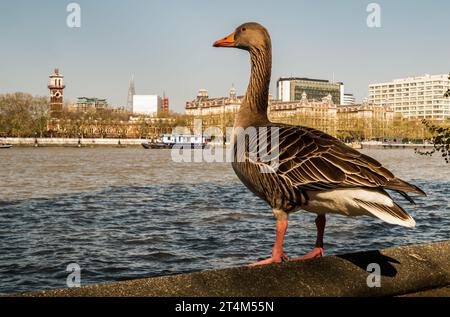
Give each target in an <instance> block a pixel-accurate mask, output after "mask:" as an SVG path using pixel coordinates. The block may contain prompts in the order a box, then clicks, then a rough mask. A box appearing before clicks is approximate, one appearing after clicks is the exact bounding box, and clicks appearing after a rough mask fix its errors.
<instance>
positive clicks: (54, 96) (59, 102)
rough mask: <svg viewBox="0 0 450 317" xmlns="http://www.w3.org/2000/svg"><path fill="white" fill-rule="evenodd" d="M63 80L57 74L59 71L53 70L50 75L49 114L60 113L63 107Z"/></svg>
mask: <svg viewBox="0 0 450 317" xmlns="http://www.w3.org/2000/svg"><path fill="white" fill-rule="evenodd" d="M63 78H64V76H62V75H61V74H60V73H59V69H58V68H55V70H54V72H53V74H52V75H50V84H49V85H48V89H50V113H51V114H55V113H60V112H62V107H63V90H64V88H66V86H64V85H63Z"/></svg>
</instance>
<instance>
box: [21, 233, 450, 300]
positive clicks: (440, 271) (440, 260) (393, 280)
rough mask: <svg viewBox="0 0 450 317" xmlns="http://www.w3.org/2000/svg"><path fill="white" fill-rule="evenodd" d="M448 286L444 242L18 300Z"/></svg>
mask: <svg viewBox="0 0 450 317" xmlns="http://www.w3.org/2000/svg"><path fill="white" fill-rule="evenodd" d="M370 263H378V264H379V265H380V267H381V287H379V288H369V287H368V286H367V282H366V280H367V277H368V275H369V274H370V273H369V272H367V271H366V270H367V266H368V265H369V264H370ZM448 285H450V241H445V242H438V243H429V244H421V245H413V246H403V247H395V248H389V249H384V250H379V251H368V252H361V253H354V254H347V255H339V256H330V257H324V258H321V259H316V260H310V261H305V262H288V263H282V264H275V265H268V266H262V267H252V268H250V267H237V268H230V269H221V270H212V271H205V272H197V273H189V274H180V275H172V276H163V277H154V278H148V279H139V280H131V281H121V282H114V283H109V284H97V285H87V286H84V287H81V288H72V289H55V290H48V291H41V292H34V293H26V294H20V295H19V296H32V297H42V296H57V297H60V296H89V297H90V296H95V297H97V296H156V297H285V296H289V297H291V296H292V297H300V296H302V297H303V296H308V297H309V296H399V295H408V294H412V295H414V294H419V295H420V294H422V295H423V294H425V296H426V294H427V292H430V291H429V290H434V289H442V290H448V289H449V288H448ZM435 293H436V292H435ZM447 293H448V292H447ZM430 294H433V293H430ZM437 294H441V293H439V292H438V293H437ZM442 294H444V293H442Z"/></svg>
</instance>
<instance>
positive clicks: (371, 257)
mask: <svg viewBox="0 0 450 317" xmlns="http://www.w3.org/2000/svg"><path fill="white" fill-rule="evenodd" d="M337 257H338V258H341V259H344V260H346V261H349V262H351V263H352V264H354V265H356V266H358V267H360V268H361V269H363V270H364V271H367V268H368V266H369V264H371V263H376V264H378V265H380V269H381V275H382V276H385V277H395V276H396V275H397V269H396V268H395V266H394V265H393V263H394V264H401V263H400V262H399V261H398V260H396V259H394V258H391V257H389V256H386V255H383V254H381V253H380V251H368V252H364V253H354V254H344V255H338V256H337Z"/></svg>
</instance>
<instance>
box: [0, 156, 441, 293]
mask: <svg viewBox="0 0 450 317" xmlns="http://www.w3.org/2000/svg"><path fill="white" fill-rule="evenodd" d="M363 152H364V153H366V154H368V155H371V156H373V157H374V158H376V159H378V160H380V161H381V162H383V164H384V165H385V166H386V167H388V168H389V169H391V170H392V171H393V172H394V173H395V174H396V175H397V176H399V177H401V178H403V179H405V180H407V181H411V182H413V183H415V184H417V185H419V186H420V187H422V188H423V189H424V190H425V191H426V192H427V193H428V194H429V197H427V198H422V197H417V199H416V201H417V205H415V206H411V205H407V204H406V203H405V202H404V201H402V205H403V206H405V207H406V209H407V210H408V211H409V212H410V213H411V214H412V215H413V216H414V218H415V219H416V221H417V223H418V225H417V227H416V228H415V229H405V228H402V227H395V226H390V225H387V224H384V223H381V222H380V221H378V220H375V219H369V218H358V219H350V218H344V217H341V216H329V217H328V223H327V229H326V236H325V239H326V240H325V248H326V253H327V254H328V255H330V254H336V253H343V252H353V251H361V250H368V249H378V248H382V247H390V246H396V245H404V244H412V243H420V242H431V241H440V240H445V239H450V206H449V196H450V166H449V165H446V164H445V163H444V162H443V160H442V159H441V158H439V157H438V156H436V157H433V158H428V157H421V156H417V155H415V154H414V152H413V151H412V150H365V151H363ZM0 171H1V181H0V293H14V292H20V291H32V290H40V289H48V288H55V287H65V286H66V276H67V274H68V273H66V271H65V270H66V267H67V265H68V264H69V263H78V264H79V265H80V266H81V269H82V271H81V282H82V284H89V283H99V282H110V281H115V280H123V279H131V278H139V277H150V276H157V275H163V274H175V273H181V272H190V271H199V270H205V269H213V268H224V267H231V266H237V265H243V264H247V263H249V262H253V261H255V260H257V259H260V258H265V257H267V256H269V255H270V253H271V247H272V244H273V238H274V224H275V222H274V219H273V217H272V214H271V211H270V209H269V208H268V206H267V205H266V204H265V203H264V202H262V201H260V200H259V199H258V198H256V197H255V196H253V195H252V194H251V193H250V192H248V190H247V189H246V188H245V187H244V186H243V185H242V184H241V183H240V182H239V180H238V179H237V177H236V176H235V175H234V172H233V170H232V169H231V166H230V165H229V164H218V163H215V164H207V163H191V164H187V163H174V162H172V160H171V155H170V151H168V150H144V149H139V148H124V149H119V148H117V149H114V148H110V149H99V148H93V149H76V148H73V149H72V148H38V149H33V148H12V149H9V150H0ZM290 219H291V224H290V228H289V231H288V235H287V240H286V252H287V254H289V255H291V256H300V255H302V254H304V253H306V252H308V251H309V250H310V249H311V247H312V246H313V244H314V241H315V225H314V215H312V214H306V213H297V214H295V215H293V216H292V217H291V218H290Z"/></svg>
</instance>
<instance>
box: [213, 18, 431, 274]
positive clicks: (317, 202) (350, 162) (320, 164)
mask: <svg viewBox="0 0 450 317" xmlns="http://www.w3.org/2000/svg"><path fill="white" fill-rule="evenodd" d="M213 46H214V47H234V48H239V49H242V50H246V51H248V52H249V54H250V61H251V76H250V81H249V85H248V89H247V93H246V95H245V98H244V100H243V102H242V104H241V107H240V109H239V111H238V113H237V114H236V118H235V125H234V133H233V135H234V136H233V140H234V161H233V163H232V166H233V169H234V171H235V173H236V174H237V176H238V177H239V179H240V180H241V181H242V183H244V185H245V186H246V187H248V188H249V189H250V190H251V191H252V192H253V193H254V194H256V195H257V196H259V197H260V198H262V199H263V200H265V201H266V202H267V203H268V204H269V205H270V206H271V208H272V211H273V214H274V216H275V218H276V221H277V222H276V238H275V244H274V246H273V250H272V256H271V257H270V258H268V259H267V260H263V261H259V262H256V263H253V264H252V265H264V264H270V263H279V262H282V261H284V260H288V258H287V256H286V255H285V254H284V251H283V241H284V236H285V233H286V230H287V227H288V216H289V214H291V213H293V212H295V211H298V210H301V209H303V210H305V211H308V212H312V213H315V214H317V218H316V221H315V223H316V227H317V240H316V245H315V248H314V249H313V250H312V251H311V252H310V253H308V254H306V255H305V256H303V257H301V258H297V259H293V260H306V259H312V258H317V257H321V256H323V254H324V244H323V237H324V231H325V221H326V218H325V215H326V214H340V215H345V216H371V217H374V218H379V219H381V220H383V221H385V222H387V223H389V224H396V225H400V226H404V227H414V226H415V221H414V219H413V218H412V217H411V216H410V215H408V214H407V213H406V211H405V210H404V209H403V208H402V207H401V206H400V205H398V204H397V203H395V202H394V201H393V199H392V198H391V196H390V195H389V194H388V193H387V192H386V190H392V191H396V192H398V193H400V194H401V195H402V196H403V197H405V198H406V199H407V200H408V201H410V202H413V200H412V199H411V197H410V196H408V194H406V193H407V192H412V193H416V194H420V195H426V194H425V193H424V192H423V191H422V190H421V189H420V188H418V187H417V186H414V185H412V184H409V183H407V182H405V181H403V180H401V179H399V178H396V177H395V176H394V175H393V174H392V173H391V172H390V171H389V170H387V169H386V168H384V167H383V166H382V165H381V164H380V163H379V162H377V161H376V160H374V159H373V158H371V157H369V156H367V155H364V154H362V153H360V152H358V151H356V150H354V149H352V148H350V147H348V146H347V145H345V144H344V143H342V142H341V141H339V140H338V139H336V138H334V137H332V136H330V135H328V134H326V133H324V132H321V131H318V130H315V129H312V128H308V127H303V126H291V125H285V124H278V123H272V122H270V121H269V119H268V116H267V107H268V104H269V103H268V96H269V85H270V77H271V69H272V44H271V39H270V35H269V33H268V31H267V30H266V29H265V28H264V27H263V26H262V25H260V24H258V23H245V24H243V25H241V26H239V27H238V28H237V29H236V30H235V32H233V33H232V34H230V35H229V36H227V37H225V38H223V39H221V40H218V41H216V42H215V43H214V44H213ZM251 128H254V129H255V131H263V130H261V128H263V129H266V131H276V134H277V138H278V139H277V142H273V141H269V140H268V139H269V138H270V135H273V134H275V132H270V133H269V132H266V133H248V131H249V129H251ZM269 129H270V130H269ZM273 129H276V130H273ZM242 137H243V138H242ZM239 140H241V141H242V140H245V141H244V143H245V146H244V150H242V151H240V150H239V149H238V145H237V144H238V143H239ZM270 140H272V138H270ZM271 142H272V143H271ZM252 145H253V146H252ZM255 145H256V146H255ZM275 147H276V148H277V151H276V152H275V151H274V148H275ZM255 149H256V150H255ZM263 149H264V150H265V152H264V153H265V154H264V153H262V152H263ZM252 151H253V152H256V153H252ZM271 152H274V153H276V155H274V157H276V159H277V164H276V165H275V167H274V165H273V164H272V162H271V163H270V164H269V163H268V160H264V159H262V157H263V156H264V155H266V156H267V155H268V154H270V153H271ZM255 154H256V155H255ZM262 167H266V169H262Z"/></svg>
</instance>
